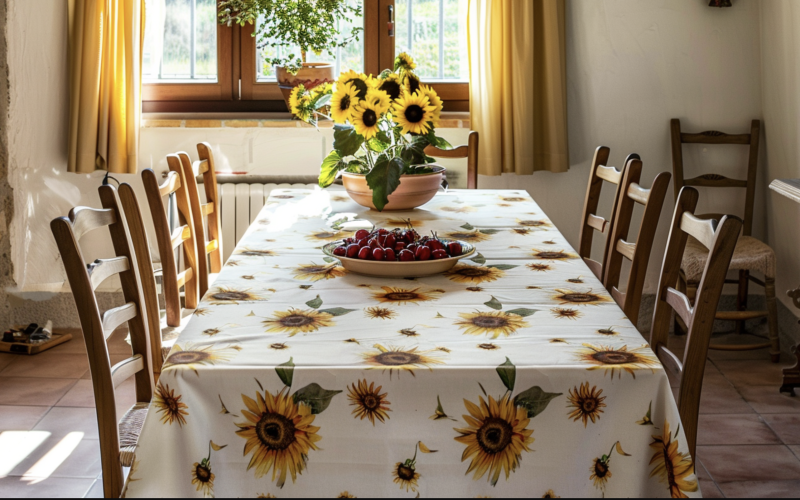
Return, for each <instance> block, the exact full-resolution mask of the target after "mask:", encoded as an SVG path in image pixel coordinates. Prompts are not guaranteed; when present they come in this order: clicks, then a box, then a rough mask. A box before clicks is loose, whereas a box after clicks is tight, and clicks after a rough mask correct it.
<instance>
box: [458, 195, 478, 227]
mask: <svg viewBox="0 0 800 500" xmlns="http://www.w3.org/2000/svg"><path fill="white" fill-rule="evenodd" d="M462 203H463V202H462ZM459 227H460V228H461V229H466V230H467V231H472V230H473V229H475V226H473V225H472V224H470V223H469V222H467V223H466V224H464V225H463V226H459Z"/></svg>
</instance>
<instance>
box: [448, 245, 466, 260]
mask: <svg viewBox="0 0 800 500" xmlns="http://www.w3.org/2000/svg"><path fill="white" fill-rule="evenodd" d="M447 253H449V254H450V255H452V256H453V257H458V256H459V255H461V254H462V253H463V250H462V248H461V243H459V242H457V241H451V242H450V243H448V244H447Z"/></svg>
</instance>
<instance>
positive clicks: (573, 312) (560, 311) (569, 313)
mask: <svg viewBox="0 0 800 500" xmlns="http://www.w3.org/2000/svg"><path fill="white" fill-rule="evenodd" d="M550 312H551V313H553V316H555V317H556V318H566V319H578V318H580V317H581V316H583V313H582V312H580V311H578V310H577V309H570V308H569V307H554V308H552V309H550Z"/></svg>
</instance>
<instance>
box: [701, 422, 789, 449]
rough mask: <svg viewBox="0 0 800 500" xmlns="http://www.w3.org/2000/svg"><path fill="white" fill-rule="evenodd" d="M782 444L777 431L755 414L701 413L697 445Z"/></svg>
mask: <svg viewBox="0 0 800 500" xmlns="http://www.w3.org/2000/svg"><path fill="white" fill-rule="evenodd" d="M750 444H781V440H780V439H779V438H778V436H776V435H775V432H773V431H772V429H770V427H769V426H768V425H767V424H766V423H764V421H762V420H761V417H759V416H758V415H755V414H750V415H700V419H699V421H698V429H697V445H698V446H703V445H750Z"/></svg>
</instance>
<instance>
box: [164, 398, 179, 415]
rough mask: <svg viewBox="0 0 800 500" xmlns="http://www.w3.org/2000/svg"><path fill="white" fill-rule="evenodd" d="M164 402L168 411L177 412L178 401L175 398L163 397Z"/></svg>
mask: <svg viewBox="0 0 800 500" xmlns="http://www.w3.org/2000/svg"><path fill="white" fill-rule="evenodd" d="M164 402H165V403H167V408H169V412H170V413H178V401H176V400H175V398H164Z"/></svg>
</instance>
